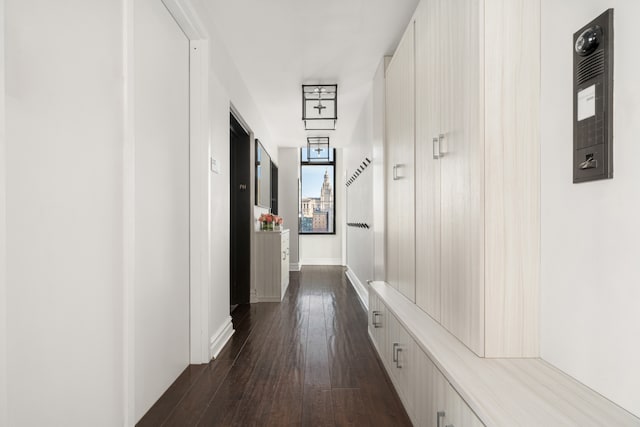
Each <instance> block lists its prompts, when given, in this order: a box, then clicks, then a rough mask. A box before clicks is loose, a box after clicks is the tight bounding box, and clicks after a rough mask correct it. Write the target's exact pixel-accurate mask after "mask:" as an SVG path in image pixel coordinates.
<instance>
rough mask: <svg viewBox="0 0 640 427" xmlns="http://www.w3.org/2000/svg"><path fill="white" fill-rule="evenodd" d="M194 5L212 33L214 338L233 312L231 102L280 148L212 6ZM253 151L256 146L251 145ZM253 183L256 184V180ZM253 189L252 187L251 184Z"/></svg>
mask: <svg viewBox="0 0 640 427" xmlns="http://www.w3.org/2000/svg"><path fill="white" fill-rule="evenodd" d="M191 3H192V5H193V7H194V10H195V11H196V13H197V14H198V16H199V17H200V19H201V20H202V23H203V25H204V27H205V29H206V31H207V33H208V34H209V43H208V45H209V109H210V115H209V120H210V127H209V137H210V150H211V155H212V157H214V158H216V160H218V164H219V168H220V173H219V174H215V173H212V174H211V198H210V199H211V230H212V234H211V245H212V248H211V258H212V259H211V281H210V292H209V301H210V303H209V307H210V312H209V325H208V327H209V328H208V330H209V332H208V334H209V336H210V339H211V340H212V341H215V340H216V339H217V338H218V337H219V336H218V335H219V334H220V333H221V332H223V331H225V328H227V326H228V324H229V322H230V317H229V274H230V273H229V204H230V194H229V185H230V171H229V168H230V163H229V161H230V158H229V114H230V110H231V106H232V105H233V108H234V110H235V111H236V112H237V113H239V115H240V116H241V119H242V121H244V122H245V123H246V124H247V125H248V127H249V128H250V131H251V134H252V138H258V139H260V142H262V145H263V146H264V147H265V149H266V150H267V151H268V152H269V155H270V156H271V158H272V160H273V161H274V162H275V163H277V162H278V150H277V146H276V145H275V143H274V142H273V141H272V140H271V136H270V133H269V130H268V128H267V126H266V124H265V123H264V120H263V118H262V114H261V112H260V110H259V109H258V107H257V106H256V104H255V102H254V101H253V98H252V97H251V94H250V93H249V91H248V90H247V88H246V86H245V84H244V82H243V80H242V78H241V77H240V73H239V72H238V70H237V68H236V67H235V65H234V63H233V61H232V60H231V57H230V55H229V53H228V51H227V49H226V47H225V46H224V45H223V44H222V43H221V41H220V38H219V37H218V36H217V34H218V32H217V29H216V27H215V25H214V24H213V22H214V21H213V19H212V16H211V13H212V11H211V10H210V6H209V4H208V2H207V1H205V0H192V2H191ZM252 151H253V150H252ZM252 185H253V184H252ZM252 189H253V187H252Z"/></svg>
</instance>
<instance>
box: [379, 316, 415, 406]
mask: <svg viewBox="0 0 640 427" xmlns="http://www.w3.org/2000/svg"><path fill="white" fill-rule="evenodd" d="M388 317H389V322H388V341H387V353H386V354H387V356H386V358H387V361H388V364H387V371H388V372H389V376H390V377H391V380H392V381H393V383H394V385H395V388H396V391H397V392H398V395H399V396H400V399H401V400H402V403H403V404H404V407H405V409H406V410H407V413H408V414H412V413H413V407H414V401H415V399H414V395H413V387H412V384H413V376H414V375H415V371H416V364H415V360H414V357H415V348H416V345H415V342H414V341H413V338H412V337H411V336H410V335H409V334H408V333H407V331H406V330H405V329H404V327H403V326H402V325H401V324H400V322H399V321H398V319H397V318H396V317H395V316H394V315H393V314H391V313H390V312H388Z"/></svg>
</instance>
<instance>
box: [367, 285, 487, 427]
mask: <svg viewBox="0 0 640 427" xmlns="http://www.w3.org/2000/svg"><path fill="white" fill-rule="evenodd" d="M369 307H370V316H369V334H370V336H371V337H372V339H373V342H374V344H375V346H376V349H377V351H378V353H379V355H380V357H381V359H382V361H383V364H384V366H385V368H386V370H387V372H388V373H389V377H390V378H391V381H392V382H393V385H394V387H395V389H396V391H397V392H398V395H399V396H400V399H401V400H402V403H403V405H404V407H405V409H406V410H407V413H408V414H409V417H410V418H411V421H412V423H413V424H414V425H416V426H441V427H444V426H445V425H446V426H468V427H474V426H481V425H483V424H482V423H481V422H480V420H479V419H478V418H477V417H476V416H475V414H474V413H473V411H472V410H471V409H470V408H469V407H468V405H467V404H466V403H465V402H464V400H463V399H462V398H461V397H460V395H458V393H457V392H456V391H455V390H454V389H453V388H452V387H451V385H450V384H449V383H448V382H447V380H446V379H445V377H444V376H443V375H442V373H441V372H440V371H439V370H438V369H437V368H436V367H435V365H434V364H433V363H432V362H431V360H430V359H429V358H428V357H427V356H426V354H425V353H424V351H422V349H421V348H420V347H419V346H418V345H417V344H416V341H415V340H414V339H413V337H412V336H411V335H410V334H409V332H408V331H407V329H406V328H405V327H404V326H403V325H402V323H401V322H400V321H399V320H398V318H397V317H396V316H395V315H394V314H393V313H392V312H391V311H390V310H389V309H387V307H386V305H385V304H384V303H383V302H382V300H381V299H380V298H379V297H378V296H377V294H375V293H374V292H370V293H369Z"/></svg>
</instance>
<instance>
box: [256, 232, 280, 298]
mask: <svg viewBox="0 0 640 427" xmlns="http://www.w3.org/2000/svg"><path fill="white" fill-rule="evenodd" d="M255 284H256V289H255V291H256V293H255V299H252V301H255V302H280V301H282V298H283V297H284V294H285V293H286V292H287V287H288V286H289V230H282V231H258V232H256V280H255Z"/></svg>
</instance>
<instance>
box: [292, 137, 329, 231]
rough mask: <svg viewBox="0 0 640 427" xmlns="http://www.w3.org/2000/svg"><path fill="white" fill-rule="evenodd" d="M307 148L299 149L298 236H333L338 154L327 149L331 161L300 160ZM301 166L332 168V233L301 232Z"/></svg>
mask: <svg viewBox="0 0 640 427" xmlns="http://www.w3.org/2000/svg"><path fill="white" fill-rule="evenodd" d="M306 149H307V147H302V148H300V193H299V200H298V211H299V212H300V214H299V215H298V235H300V236H335V235H336V234H337V233H336V231H337V230H336V212H337V209H336V206H337V204H338V203H337V199H338V198H337V191H338V188H337V186H336V163H337V157H336V156H337V155H338V153H337V152H336V149H335V148H329V149H330V150H331V152H332V154H333V160H321V161H317V160H316V161H309V160H308V159H307V160H306V161H304V160H302V150H306ZM330 157H331V156H330ZM303 166H331V167H332V168H333V183H332V186H333V231H332V232H330V233H329V232H326V233H323V232H313V231H302V218H303V216H302V198H303V197H302V181H303V177H302V167H303Z"/></svg>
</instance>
